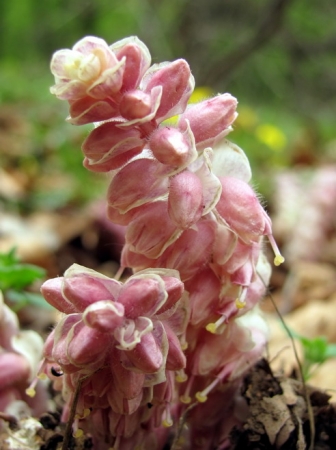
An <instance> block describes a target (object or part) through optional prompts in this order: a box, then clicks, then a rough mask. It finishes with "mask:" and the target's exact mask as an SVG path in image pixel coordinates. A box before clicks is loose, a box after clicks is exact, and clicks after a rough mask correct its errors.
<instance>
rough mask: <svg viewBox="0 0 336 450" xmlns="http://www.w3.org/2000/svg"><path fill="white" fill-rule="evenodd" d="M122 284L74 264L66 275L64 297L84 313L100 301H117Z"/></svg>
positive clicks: (63, 288)
mask: <svg viewBox="0 0 336 450" xmlns="http://www.w3.org/2000/svg"><path fill="white" fill-rule="evenodd" d="M121 286H122V285H121V283H120V282H119V281H116V280H114V279H112V278H108V277H106V276H104V275H102V274H100V273H98V272H96V271H95V270H92V269H88V268H86V267H83V266H80V265H78V264H73V265H72V266H71V267H69V269H68V270H67V271H66V272H65V273H64V277H63V283H62V295H63V296H64V297H65V298H66V299H67V300H68V301H69V302H70V303H72V304H73V305H74V306H75V308H76V310H77V311H81V312H82V311H84V310H85V308H87V307H88V306H89V305H91V304H92V303H96V302H98V301H100V300H115V299H116V297H117V296H118V294H119V291H120V289H121Z"/></svg>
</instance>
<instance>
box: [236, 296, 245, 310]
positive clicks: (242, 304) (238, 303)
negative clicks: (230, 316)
mask: <svg viewBox="0 0 336 450" xmlns="http://www.w3.org/2000/svg"><path fill="white" fill-rule="evenodd" d="M235 303H236V307H237V308H238V309H243V308H245V306H246V302H245V301H244V300H243V301H242V300H240V298H236V302H235Z"/></svg>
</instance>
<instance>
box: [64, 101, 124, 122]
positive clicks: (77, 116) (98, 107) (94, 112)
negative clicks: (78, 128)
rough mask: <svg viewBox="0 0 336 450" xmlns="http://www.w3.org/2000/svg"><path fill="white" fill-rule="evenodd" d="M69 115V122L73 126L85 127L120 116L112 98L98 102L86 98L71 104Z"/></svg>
mask: <svg viewBox="0 0 336 450" xmlns="http://www.w3.org/2000/svg"><path fill="white" fill-rule="evenodd" d="M69 113H70V116H69V117H68V118H67V122H69V123H72V124H73V125H85V124H87V123H93V122H101V121H103V120H108V119H112V118H114V117H116V116H118V115H119V110H118V106H117V104H116V103H115V102H114V101H113V100H112V99H111V98H104V99H102V100H97V99H95V98H92V97H88V96H86V97H82V98H80V99H78V100H75V101H73V102H71V103H70V110H69Z"/></svg>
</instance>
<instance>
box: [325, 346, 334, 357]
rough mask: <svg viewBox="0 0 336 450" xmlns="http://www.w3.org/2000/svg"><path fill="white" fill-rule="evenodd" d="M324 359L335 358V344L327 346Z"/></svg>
mask: <svg viewBox="0 0 336 450" xmlns="http://www.w3.org/2000/svg"><path fill="white" fill-rule="evenodd" d="M326 358H336V344H329V345H328V347H327V350H326Z"/></svg>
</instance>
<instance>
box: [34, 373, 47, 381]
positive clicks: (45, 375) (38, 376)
mask: <svg viewBox="0 0 336 450" xmlns="http://www.w3.org/2000/svg"><path fill="white" fill-rule="evenodd" d="M37 378H38V379H39V380H48V377H47V374H45V373H43V372H42V373H40V374H39V375H37Z"/></svg>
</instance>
